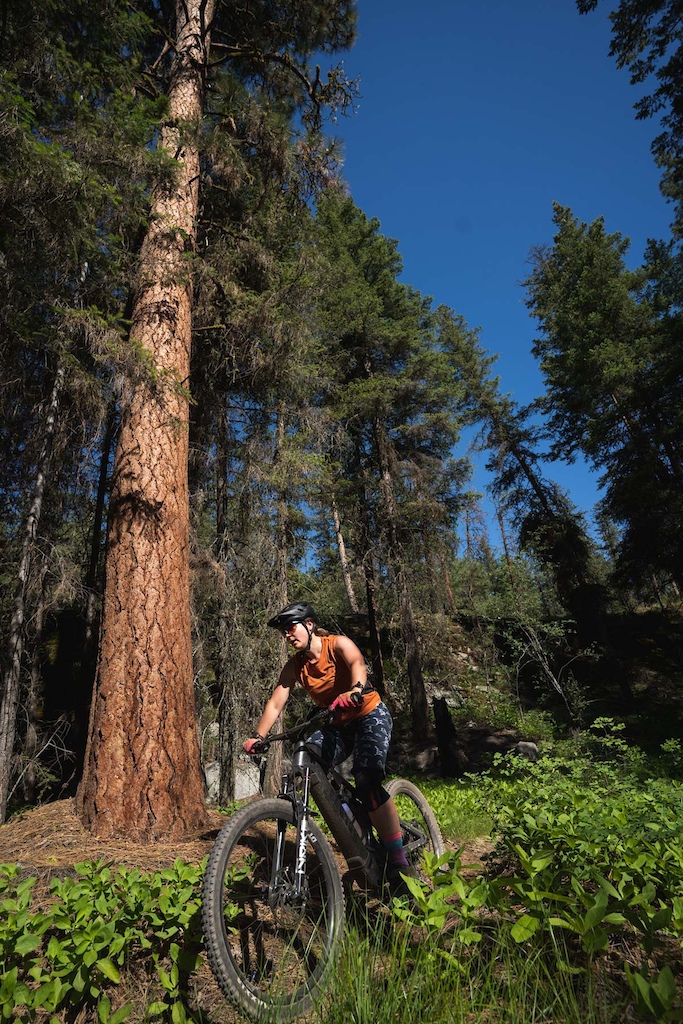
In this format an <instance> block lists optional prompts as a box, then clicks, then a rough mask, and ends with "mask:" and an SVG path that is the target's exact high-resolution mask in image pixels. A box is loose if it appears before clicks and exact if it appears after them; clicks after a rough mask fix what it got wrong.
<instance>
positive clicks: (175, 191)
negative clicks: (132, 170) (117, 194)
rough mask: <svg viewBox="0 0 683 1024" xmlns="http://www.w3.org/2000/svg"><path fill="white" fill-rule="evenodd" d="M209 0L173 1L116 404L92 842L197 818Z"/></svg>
mask: <svg viewBox="0 0 683 1024" xmlns="http://www.w3.org/2000/svg"><path fill="white" fill-rule="evenodd" d="M213 7H214V0H176V3H175V31H174V32H173V33H171V35H172V37H173V38H174V40H175V43H174V47H175V50H174V54H173V63H172V67H171V71H170V77H169V84H168V90H167V94H168V114H167V118H166V120H165V123H164V126H163V127H162V129H161V132H160V138H159V144H160V147H161V148H162V149H163V150H165V151H166V153H167V154H169V155H170V156H171V157H172V158H173V159H174V161H175V165H176V168H175V169H176V174H175V180H174V181H173V182H171V183H169V182H168V181H167V182H164V183H162V184H161V185H160V186H158V187H157V188H156V190H155V192H154V194H153V196H152V200H151V209H150V217H149V227H148V229H147V233H146V236H145V239H144V241H143V245H142V250H141V260H140V268H139V272H138V279H137V282H136V292H135V297H134V301H133V312H132V323H131V337H132V338H134V339H135V342H136V343H137V344H138V345H139V346H140V348H141V350H142V351H143V352H145V353H146V354H147V355H148V356H149V359H150V362H151V364H152V367H153V372H152V373H148V374H147V375H144V374H143V373H142V372H141V373H140V376H139V377H138V378H137V379H136V380H134V381H132V382H130V383H129V385H128V389H127V393H126V394H124V396H123V399H122V406H121V421H120V431H119V441H118V446H117V450H116V456H115V460H114V471H113V479H112V491H111V499H110V506H109V528H108V537H107V555H106V568H105V591H104V601H103V610H102V627H101V636H100V647H99V656H98V668H97V676H96V680H95V688H94V695H93V701H92V706H91V712H90V727H89V734H88V746H87V750H86V758H85V767H84V774H83V779H82V781H81V785H80V787H79V793H78V805H79V810H80V813H81V817H82V820H83V821H84V823H85V824H86V825H87V826H88V827H89V828H90V829H91V831H92V832H93V833H94V834H96V835H99V836H115V835H126V836H130V837H135V838H137V839H140V840H153V839H157V838H161V837H164V838H173V837H180V836H182V835H185V834H187V833H189V832H191V831H193V830H195V829H196V828H198V827H200V826H203V825H204V824H205V823H206V820H207V819H206V809H205V804H204V793H203V785H202V777H201V766H200V756H199V743H198V738H197V730H196V723H195V706H194V693H193V673H192V644H191V626H190V584H189V493H188V424H189V415H188V408H189V403H188V394H187V390H186V389H187V383H188V379H189V372H190V348H191V337H192V273H191V258H192V253H193V251H194V247H195V239H196V218H197V210H198V194H199V172H200V167H199V152H198V146H197V139H196V134H195V133H196V132H197V131H198V129H199V124H200V122H201V118H202V114H203V110H204V88H205V73H206V67H207V57H208V49H209V33H210V25H211V20H212V17H213Z"/></svg>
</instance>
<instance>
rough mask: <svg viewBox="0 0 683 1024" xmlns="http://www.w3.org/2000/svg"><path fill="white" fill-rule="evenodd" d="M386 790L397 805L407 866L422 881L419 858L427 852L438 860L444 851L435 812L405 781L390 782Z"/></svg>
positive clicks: (416, 790)
mask: <svg viewBox="0 0 683 1024" xmlns="http://www.w3.org/2000/svg"><path fill="white" fill-rule="evenodd" d="M386 790H387V792H388V793H389V795H390V796H392V797H393V799H394V803H395V804H396V809H397V811H398V816H399V819H400V821H401V832H402V836H403V847H404V849H405V852H406V857H407V858H408V863H409V864H410V866H411V867H412V868H413V869H414V871H415V872H416V874H417V876H418V877H419V878H421V879H422V880H423V881H424V880H425V879H426V876H425V874H424V872H423V870H422V866H421V861H422V854H423V853H424V852H425V850H429V852H430V853H433V854H435V855H436V856H437V857H440V856H441V855H442V853H444V852H445V849H446V847H445V846H444V841H443V837H442V835H441V829H440V828H439V823H438V822H437V820H436V817H435V815H434V811H433V810H432V809H431V807H430V806H429V801H428V800H427V797H426V796H425V795H424V793H422V792H420V790H419V789H418V788H417V786H414V785H413V783H412V782H408V780H407V779H391V781H390V782H388V783H387V784H386Z"/></svg>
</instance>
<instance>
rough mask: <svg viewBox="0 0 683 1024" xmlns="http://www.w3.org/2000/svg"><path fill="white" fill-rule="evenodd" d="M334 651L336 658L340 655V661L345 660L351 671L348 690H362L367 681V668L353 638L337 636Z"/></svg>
mask: <svg viewBox="0 0 683 1024" xmlns="http://www.w3.org/2000/svg"><path fill="white" fill-rule="evenodd" d="M334 653H335V655H336V656H337V657H338V658H339V657H341V659H342V661H345V662H346V664H347V665H348V666H349V671H350V673H351V691H349V692H353V690H361V691H362V690H363V687H364V686H365V684H366V683H367V681H368V670H367V667H366V664H365V658H364V657H363V655H362V654H361V652H360V650H359V649H358V648H357V647H356V645H355V644H354V642H353V640H351V639H350V638H349V637H348V636H338V637H337V638H336V640H335V643H334Z"/></svg>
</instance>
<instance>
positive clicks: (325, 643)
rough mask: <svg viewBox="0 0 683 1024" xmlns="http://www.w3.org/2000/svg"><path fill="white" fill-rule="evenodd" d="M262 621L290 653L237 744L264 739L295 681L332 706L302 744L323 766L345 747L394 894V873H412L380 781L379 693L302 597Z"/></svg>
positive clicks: (350, 649) (386, 735)
mask: <svg viewBox="0 0 683 1024" xmlns="http://www.w3.org/2000/svg"><path fill="white" fill-rule="evenodd" d="M268 625H269V626H272V627H273V628H274V629H278V630H279V631H280V633H281V634H282V636H283V637H284V638H285V639H286V641H287V643H288V644H289V646H290V647H291V648H292V650H293V651H294V655H293V657H291V658H290V659H289V661H288V662H287V663H286V665H285V666H284V668H283V669H282V672H281V673H280V679H279V681H278V684H277V686H276V687H275V689H274V691H273V694H272V696H271V697H270V700H269V701H268V703H267V704H266V706H265V708H264V710H263V714H262V715H261V718H260V720H259V723H258V725H257V727H256V730H255V731H254V733H253V735H252V736H251V737H250V738H249V739H248V740H245V742H244V744H243V748H244V750H245V751H246V752H247V753H248V754H250V753H252V752H253V750H254V747H257V746H258V743H259V742H260V741H261V740H264V739H265V737H266V736H267V735H268V732H269V731H270V729H272V727H273V725H274V724H275V721H276V719H277V718H278V716H279V715H280V713H281V711H282V710H283V708H284V706H285V704H286V703H287V700H288V699H289V696H290V693H291V691H292V689H293V688H294V687H295V686H296V685H297V683H299V684H300V685H301V686H303V688H304V689H305V690H306V692H307V693H308V694H309V696H310V697H311V698H312V699H313V701H314V702H315V704H317V705H318V707H321V708H329V709H330V711H333V712H334V717H333V718H332V720H331V722H330V723H329V724H328V725H325V726H324V727H323V728H322V729H318V730H317V731H316V732H314V733H313V734H312V735H311V736H310V737H309V738H308V742H309V743H312V744H315V745H316V746H318V747H320V748H321V751H322V760H323V763H324V764H325V765H326V766H327V767H331V766H334V765H337V764H340V763H341V762H342V761H344V760H346V758H347V757H348V756H349V754H350V753H351V752H352V751H353V769H352V770H353V776H354V779H355V783H356V791H357V795H358V798H359V800H360V803H361V804H362V806H363V808H364V809H365V811H366V812H367V814H368V815H369V817H370V820H371V822H372V824H373V826H374V828H375V830H376V832H377V834H378V835H379V837H380V839H381V841H382V844H383V845H384V848H385V850H386V852H387V865H388V880H389V885H390V888H391V890H392V892H395V893H396V894H397V895H398V894H401V893H403V892H405V887H404V883H403V881H402V879H401V877H400V875H401V872H402V873H403V874H411V873H412V872H411V871H410V869H409V865H408V861H407V859H406V855H405V851H404V849H403V842H402V839H401V827H400V824H399V818H398V812H397V810H396V805H395V804H394V801H393V799H392V798H391V797H390V796H389V794H388V793H387V791H386V789H385V788H384V786H383V785H382V781H383V779H384V777H385V765H386V760H387V752H388V750H389V741H390V739H391V727H392V724H393V723H392V719H391V715H390V714H389V710H388V708H387V707H386V705H385V704H384V702H383V701H382V699H381V697H380V695H379V693H378V692H377V691H376V690H375V689H374V687H373V686H372V684H371V683H369V682H368V678H367V669H366V665H365V659H364V658H363V655H362V654H361V652H360V650H359V649H358V647H357V646H356V645H355V644H354V642H353V640H351V639H350V638H349V637H347V636H342V635H337V634H328V633H326V631H324V630H319V629H318V628H317V616H316V614H315V612H314V611H313V608H312V607H311V605H310V604H306V603H305V602H304V601H297V602H295V603H294V604H289V605H287V607H286V608H283V609H282V611H281V612H278V614H277V615H276V616H275V617H274V618H272V619H270V621H269V622H268Z"/></svg>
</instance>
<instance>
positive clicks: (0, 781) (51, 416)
mask: <svg viewBox="0 0 683 1024" xmlns="http://www.w3.org/2000/svg"><path fill="white" fill-rule="evenodd" d="M63 384H64V368H63V367H60V368H59V369H58V370H57V374H56V376H55V382H54V385H53V387H52V393H51V395H50V401H49V403H48V406H47V409H46V413H45V430H44V433H43V446H42V449H41V452H40V457H39V459H38V466H37V473H36V482H35V486H34V488H33V498H32V500H31V507H30V509H29V513H28V517H27V520H26V529H25V531H24V542H23V545H22V552H21V562H20V563H19V572H18V574H17V587H16V592H15V597H14V612H13V614H12V622H11V624H10V630H9V643H8V646H9V663H8V667H7V671H6V672H5V677H4V679H3V689H2V701H1V702H0V823H2V822H3V821H4V820H5V815H6V813H7V796H8V793H9V784H10V779H11V775H12V755H13V753H14V740H15V736H16V729H17V711H18V709H19V695H20V690H21V658H22V654H23V650H24V617H25V602H26V586H27V583H28V577H29V572H30V569H31V558H32V556H33V547H34V544H35V539H36V534H37V532H38V524H39V522H40V515H41V512H42V509H43V495H44V493H45V483H46V480H47V470H48V464H49V461H50V452H51V451H52V442H53V439H54V435H55V427H56V423H57V412H58V410H59V397H60V394H61V390H62V386H63Z"/></svg>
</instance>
